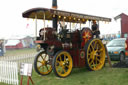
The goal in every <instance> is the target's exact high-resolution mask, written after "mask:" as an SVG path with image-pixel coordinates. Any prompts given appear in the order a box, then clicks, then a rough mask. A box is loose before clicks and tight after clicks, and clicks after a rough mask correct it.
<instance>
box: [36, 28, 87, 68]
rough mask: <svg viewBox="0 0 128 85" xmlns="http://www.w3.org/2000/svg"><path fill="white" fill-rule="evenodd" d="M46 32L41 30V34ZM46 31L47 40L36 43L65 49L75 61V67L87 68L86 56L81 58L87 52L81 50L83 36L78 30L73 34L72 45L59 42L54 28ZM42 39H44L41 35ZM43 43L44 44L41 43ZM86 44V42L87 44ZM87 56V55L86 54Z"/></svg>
mask: <svg viewBox="0 0 128 85" xmlns="http://www.w3.org/2000/svg"><path fill="white" fill-rule="evenodd" d="M42 30H44V29H41V30H40V32H41V31H42ZM45 30H46V40H45V41H44V40H43V38H42V40H37V41H35V43H39V44H43V43H46V44H48V45H54V46H55V47H57V48H63V50H65V51H67V52H69V53H70V55H71V56H72V59H73V67H85V56H84V58H82V57H81V56H80V54H81V52H82V51H83V52H85V51H84V50H81V34H80V31H79V30H76V31H74V32H72V33H71V35H72V38H71V42H70V43H66V42H65V43H64V42H61V41H60V40H58V39H57V38H56V37H55V34H54V31H55V30H54V29H53V28H52V29H51V28H45ZM40 37H42V36H41V35H40ZM41 42H42V43H41ZM85 43H86V42H84V44H85ZM84 55H85V53H84Z"/></svg>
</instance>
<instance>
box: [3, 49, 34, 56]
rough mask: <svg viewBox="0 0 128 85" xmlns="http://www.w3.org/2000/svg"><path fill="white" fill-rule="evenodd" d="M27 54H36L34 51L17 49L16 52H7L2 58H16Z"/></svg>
mask: <svg viewBox="0 0 128 85" xmlns="http://www.w3.org/2000/svg"><path fill="white" fill-rule="evenodd" d="M29 53H36V50H35V49H34V48H33V49H30V48H25V49H17V50H7V51H6V53H5V55H4V56H17V55H21V54H29Z"/></svg>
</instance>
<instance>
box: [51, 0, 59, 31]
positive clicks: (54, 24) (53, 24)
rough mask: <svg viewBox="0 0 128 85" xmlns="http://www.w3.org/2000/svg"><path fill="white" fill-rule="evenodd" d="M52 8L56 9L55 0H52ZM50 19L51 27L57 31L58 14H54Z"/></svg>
mask: <svg viewBox="0 0 128 85" xmlns="http://www.w3.org/2000/svg"><path fill="white" fill-rule="evenodd" d="M52 8H53V9H57V0H52ZM52 20H53V21H52V26H53V28H55V29H56V31H57V27H58V26H57V20H58V16H57V15H55V16H54V17H53V19H52Z"/></svg>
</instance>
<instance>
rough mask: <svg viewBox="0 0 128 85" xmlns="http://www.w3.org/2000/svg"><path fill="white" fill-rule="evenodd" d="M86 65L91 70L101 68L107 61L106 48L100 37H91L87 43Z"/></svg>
mask: <svg viewBox="0 0 128 85" xmlns="http://www.w3.org/2000/svg"><path fill="white" fill-rule="evenodd" d="M85 53H86V57H85V58H86V66H87V68H88V69H89V70H92V71H95V70H100V69H101V68H102V67H103V66H104V63H105V48H104V45H103V44H102V41H101V40H99V39H91V40H89V41H88V42H87V43H86V45H85Z"/></svg>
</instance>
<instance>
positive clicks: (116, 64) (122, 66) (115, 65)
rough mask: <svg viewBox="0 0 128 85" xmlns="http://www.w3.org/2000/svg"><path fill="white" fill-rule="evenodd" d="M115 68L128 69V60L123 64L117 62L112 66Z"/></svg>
mask: <svg viewBox="0 0 128 85" xmlns="http://www.w3.org/2000/svg"><path fill="white" fill-rule="evenodd" d="M112 67H114V68H128V60H125V61H123V62H117V63H114V64H113V65H112Z"/></svg>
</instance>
